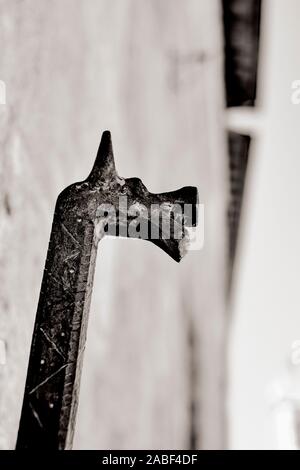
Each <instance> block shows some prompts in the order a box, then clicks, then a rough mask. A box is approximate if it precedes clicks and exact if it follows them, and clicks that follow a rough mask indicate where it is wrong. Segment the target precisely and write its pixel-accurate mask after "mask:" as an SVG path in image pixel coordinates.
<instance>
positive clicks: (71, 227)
mask: <svg viewBox="0 0 300 470" xmlns="http://www.w3.org/2000/svg"><path fill="white" fill-rule="evenodd" d="M122 195H124V196H125V195H126V196H127V198H128V207H130V205H136V206H138V205H139V204H141V203H142V204H144V205H145V206H146V207H147V208H149V207H150V205H151V204H161V203H163V202H165V203H168V204H169V207H170V208H171V209H172V207H173V205H174V204H180V205H181V206H182V205H183V204H191V205H192V206H193V208H194V211H193V213H192V216H191V217H190V218H186V217H184V216H183V217H182V221H181V222H182V230H183V235H184V237H183V239H182V240H180V239H175V238H171V239H169V240H166V239H163V237H162V231H161V224H162V218H160V219H159V228H160V230H159V234H160V237H159V239H155V240H151V239H150V241H151V242H153V243H155V244H156V245H157V246H159V247H160V248H162V249H163V250H164V251H165V252H166V253H168V254H169V255H170V256H171V257H172V258H173V259H175V260H176V261H180V259H181V258H182V256H183V255H184V254H185V249H184V248H185V238H186V236H185V235H186V234H187V229H186V227H188V226H195V225H196V216H197V214H196V207H197V198H198V195H197V189H196V188H194V187H190V186H189V187H184V188H182V189H179V190H177V191H173V192H169V193H162V194H152V193H149V192H148V190H147V189H146V187H145V186H144V185H143V183H142V182H141V180H139V179H138V178H128V179H123V178H120V177H119V176H118V175H117V173H116V170H115V164H114V158H113V151H112V145H111V137H110V133H109V132H108V131H106V132H104V133H103V135H102V139H101V143H100V146H99V150H98V154H97V157H96V161H95V164H94V167H93V169H92V171H91V173H90V175H89V176H88V178H87V179H86V180H85V181H83V182H80V183H76V184H73V185H71V186H69V187H67V188H66V189H65V190H64V191H63V192H62V193H61V194H60V195H59V197H58V199H57V203H56V208H55V213H54V220H53V225H52V232H51V237H50V243H49V248H48V253H47V259H46V266H45V270H44V275H43V281H42V287H41V292H40V299H39V303H38V309H37V316H36V322H35V327H34V332H33V340H32V345H31V353H30V359H29V366H28V373H27V380H26V386H25V394H24V401H23V408H22V413H21V420H20V427H19V433H18V439H17V449H23V448H48V449H70V448H72V441H73V434H74V428H75V419H76V411H77V403H78V394H79V385H80V375H81V368H82V358H83V352H84V347H85V341H86V331H87V321H88V313H89V307H90V301H91V294H92V286H93V277H94V271H95V262H96V253H97V245H98V242H99V240H101V238H102V237H103V236H104V235H105V232H104V230H103V224H101V220H99V215H97V208H98V207H99V205H100V204H101V203H110V204H113V205H115V207H118V202H119V196H122ZM164 216H165V215H164V213H163V212H162V217H164ZM130 220H132V219H130V218H129V219H128V222H127V229H128V224H129V221H130ZM148 222H149V223H150V221H148ZM176 222H177V223H179V222H180V221H178V220H176ZM120 223H121V218H118V219H117V226H118V228H119V229H120ZM127 236H128V231H127Z"/></svg>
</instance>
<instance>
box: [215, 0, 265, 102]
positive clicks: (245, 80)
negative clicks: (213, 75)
mask: <svg viewBox="0 0 300 470" xmlns="http://www.w3.org/2000/svg"><path fill="white" fill-rule="evenodd" d="M222 3H223V23H224V36H225V82H226V103H227V107H231V106H254V103H255V98H256V78H257V64H258V47H259V33H260V15H261V3H262V2H261V0H222Z"/></svg>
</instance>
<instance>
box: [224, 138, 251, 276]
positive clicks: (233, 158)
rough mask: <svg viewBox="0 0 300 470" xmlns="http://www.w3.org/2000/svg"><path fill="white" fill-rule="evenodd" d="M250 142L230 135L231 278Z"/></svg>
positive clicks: (229, 219) (229, 222) (229, 213)
mask: <svg viewBox="0 0 300 470" xmlns="http://www.w3.org/2000/svg"><path fill="white" fill-rule="evenodd" d="M250 142H251V138H250V136H248V135H242V134H237V133H235V132H229V133H228V151H229V171H230V199H229V209H228V224H229V261H230V272H229V276H230V278H231V273H232V266H233V262H234V256H235V251H236V244H237V237H238V228H239V221H240V213H241V207H242V200H243V192H244V185H245V179H246V172H247V163H248V154H249V148H250Z"/></svg>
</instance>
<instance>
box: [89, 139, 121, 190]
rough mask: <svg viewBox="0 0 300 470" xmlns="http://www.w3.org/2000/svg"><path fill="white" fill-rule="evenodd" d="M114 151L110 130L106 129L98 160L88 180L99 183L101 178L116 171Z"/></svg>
mask: <svg viewBox="0 0 300 470" xmlns="http://www.w3.org/2000/svg"><path fill="white" fill-rule="evenodd" d="M115 172H116V169H115V161H114V153H113V148H112V142H111V135H110V132H109V131H104V132H103V134H102V137H101V141H100V145H99V149H98V152H97V156H96V160H95V163H94V166H93V168H92V171H91V173H90V174H89V176H88V178H87V181H89V182H90V183H92V184H97V182H98V181H99V180H100V178H105V177H106V176H107V175H108V174H109V173H115Z"/></svg>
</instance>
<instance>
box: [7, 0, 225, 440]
mask: <svg viewBox="0 0 300 470" xmlns="http://www.w3.org/2000/svg"><path fill="white" fill-rule="evenodd" d="M220 18H221V14H220V5H219V2H218V1H217V0H212V1H210V2H206V1H204V0H201V1H199V0H186V1H185V2H181V1H179V0H164V1H163V2H162V1H161V0H98V1H96V0H85V1H83V0H81V1H78V0H77V1H75V0H52V1H51V2H50V1H49V0H39V1H33V0H23V1H18V0H0V44H1V49H0V51H1V53H0V79H1V80H3V81H5V83H6V91H7V97H6V101H7V104H6V105H5V106H4V107H3V106H2V107H1V110H0V111H1V114H0V145H1V152H0V340H1V341H2V342H3V343H4V344H5V348H6V364H5V365H0V447H1V448H13V447H14V444H15V439H16V433H17V429H18V420H19V414H20V409H21V404H22V396H23V389H24V383H25V376H26V368H27V361H28V355H29V348H30V340H31V333H32V328H33V322H34V317H35V311H36V306H37V301H38V295H39V289H40V282H41V277H42V271H43V266H44V261H45V256H46V251H47V245H48V239H49V234H50V228H51V221H52V215H53V209H54V204H55V199H56V197H57V195H58V193H59V192H60V191H61V189H62V188H64V187H65V186H66V185H68V184H70V183H73V182H74V181H76V180H82V179H83V178H85V177H86V175H87V174H88V172H89V170H90V169H91V165H92V163H93V159H94V156H95V153H96V150H97V146H98V143H99V139H100V136H101V132H102V130H104V129H110V130H111V132H112V137H113V144H114V150H115V159H116V164H117V168H118V170H119V174H120V175H122V176H124V177H129V176H139V177H141V179H142V180H143V182H144V183H145V184H146V186H147V187H148V188H149V190H150V191H153V192H162V191H168V190H172V189H176V188H178V187H181V186H184V185H196V186H198V188H199V191H200V201H201V202H202V203H204V204H205V246H204V249H203V250H202V251H199V252H192V253H191V254H189V255H188V257H187V258H186V259H184V260H183V262H182V264H180V265H177V264H176V263H175V262H174V261H172V260H171V259H168V257H167V256H166V255H165V254H164V253H163V252H160V250H159V249H158V248H157V247H155V246H154V245H153V246H152V244H150V243H146V242H142V241H133V240H105V241H103V242H101V245H100V246H99V254H98V261H97V262H98V267H97V272H96V278H95V287H94V293H93V300H92V306H91V315H90V324H89V331H88V343H87V348H86V353H85V360H84V372H83V380H82V387H81V395H80V403H79V415H78V420H77V428H76V439H75V447H76V448H111V449H113V448H124V449H125V448H189V447H197V448H219V447H222V446H223V445H224V439H225V434H224V393H225V388H224V370H225V354H224V342H225V333H226V322H225V261H226V236H225V227H226V203H227V201H226V196H225V195H226V194H227V189H226V183H225V182H226V180H227V177H226V168H227V165H226V158H225V151H224V148H225V146H224V136H223V128H222V121H221V111H222V107H223V89H222V86H223V72H222V43H221V21H220Z"/></svg>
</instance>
